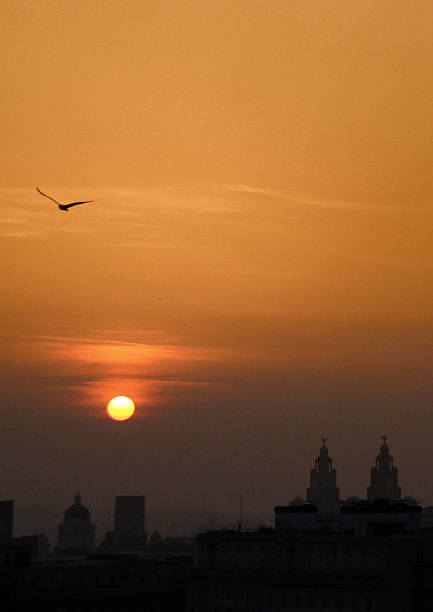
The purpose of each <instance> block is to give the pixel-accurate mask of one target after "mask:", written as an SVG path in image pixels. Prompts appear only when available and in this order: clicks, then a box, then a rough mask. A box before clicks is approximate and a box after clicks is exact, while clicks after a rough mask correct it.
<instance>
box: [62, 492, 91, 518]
mask: <svg viewBox="0 0 433 612" xmlns="http://www.w3.org/2000/svg"><path fill="white" fill-rule="evenodd" d="M63 520H65V521H77V520H78V521H90V512H89V510H88V509H87V508H86V506H83V504H82V503H81V496H80V495H79V494H78V493H77V495H76V496H75V503H74V504H72V506H69V508H68V509H67V510H66V512H65V516H64V519H63Z"/></svg>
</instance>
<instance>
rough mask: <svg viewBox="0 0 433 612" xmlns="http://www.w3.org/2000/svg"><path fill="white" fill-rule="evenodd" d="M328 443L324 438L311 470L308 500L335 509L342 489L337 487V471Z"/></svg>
mask: <svg viewBox="0 0 433 612" xmlns="http://www.w3.org/2000/svg"><path fill="white" fill-rule="evenodd" d="M327 441H328V438H322V446H321V447H320V451H319V456H318V457H317V458H316V460H315V462H314V468H313V469H312V470H311V479H310V487H309V488H308V489H307V500H308V501H309V502H311V503H313V504H317V505H318V506H319V507H322V508H334V507H336V506H338V503H339V497H340V489H339V488H338V487H337V471H336V469H335V468H334V467H333V466H332V459H331V457H329V455H328V447H327V446H326V442H327Z"/></svg>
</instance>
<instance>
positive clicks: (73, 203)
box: [64, 200, 94, 208]
mask: <svg viewBox="0 0 433 612" xmlns="http://www.w3.org/2000/svg"><path fill="white" fill-rule="evenodd" d="M89 202H94V200H84V202H71V203H70V204H64V207H65V208H71V206H78V204H88V203H89Z"/></svg>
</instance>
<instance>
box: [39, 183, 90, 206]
mask: <svg viewBox="0 0 433 612" xmlns="http://www.w3.org/2000/svg"><path fill="white" fill-rule="evenodd" d="M36 191H37V192H39V193H40V194H41V195H43V196H44V197H45V198H48V199H49V200H51V201H52V202H55V203H56V204H57V206H58V207H59V208H60V210H64V211H65V212H68V210H69V209H70V208H72V206H78V204H88V203H89V202H94V200H84V201H83V202H71V203H70V204H61V203H60V202H57V200H55V199H54V198H52V197H51V196H49V195H47V194H46V193H44V192H43V191H41V190H40V189H39V187H36Z"/></svg>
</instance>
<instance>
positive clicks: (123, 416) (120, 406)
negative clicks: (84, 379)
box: [107, 395, 135, 421]
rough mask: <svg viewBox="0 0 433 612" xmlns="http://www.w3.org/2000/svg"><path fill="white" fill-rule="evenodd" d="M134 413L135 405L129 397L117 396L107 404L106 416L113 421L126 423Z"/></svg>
mask: <svg viewBox="0 0 433 612" xmlns="http://www.w3.org/2000/svg"><path fill="white" fill-rule="evenodd" d="M134 412H135V405H134V402H133V401H132V399H131V398H130V397H125V396H123V395H118V396H117V397H113V399H111V400H110V401H109V402H108V404H107V413H108V416H109V417H110V418H111V419H113V420H114V421H126V420H127V419H129V418H131V417H132V415H133V414H134Z"/></svg>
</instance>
